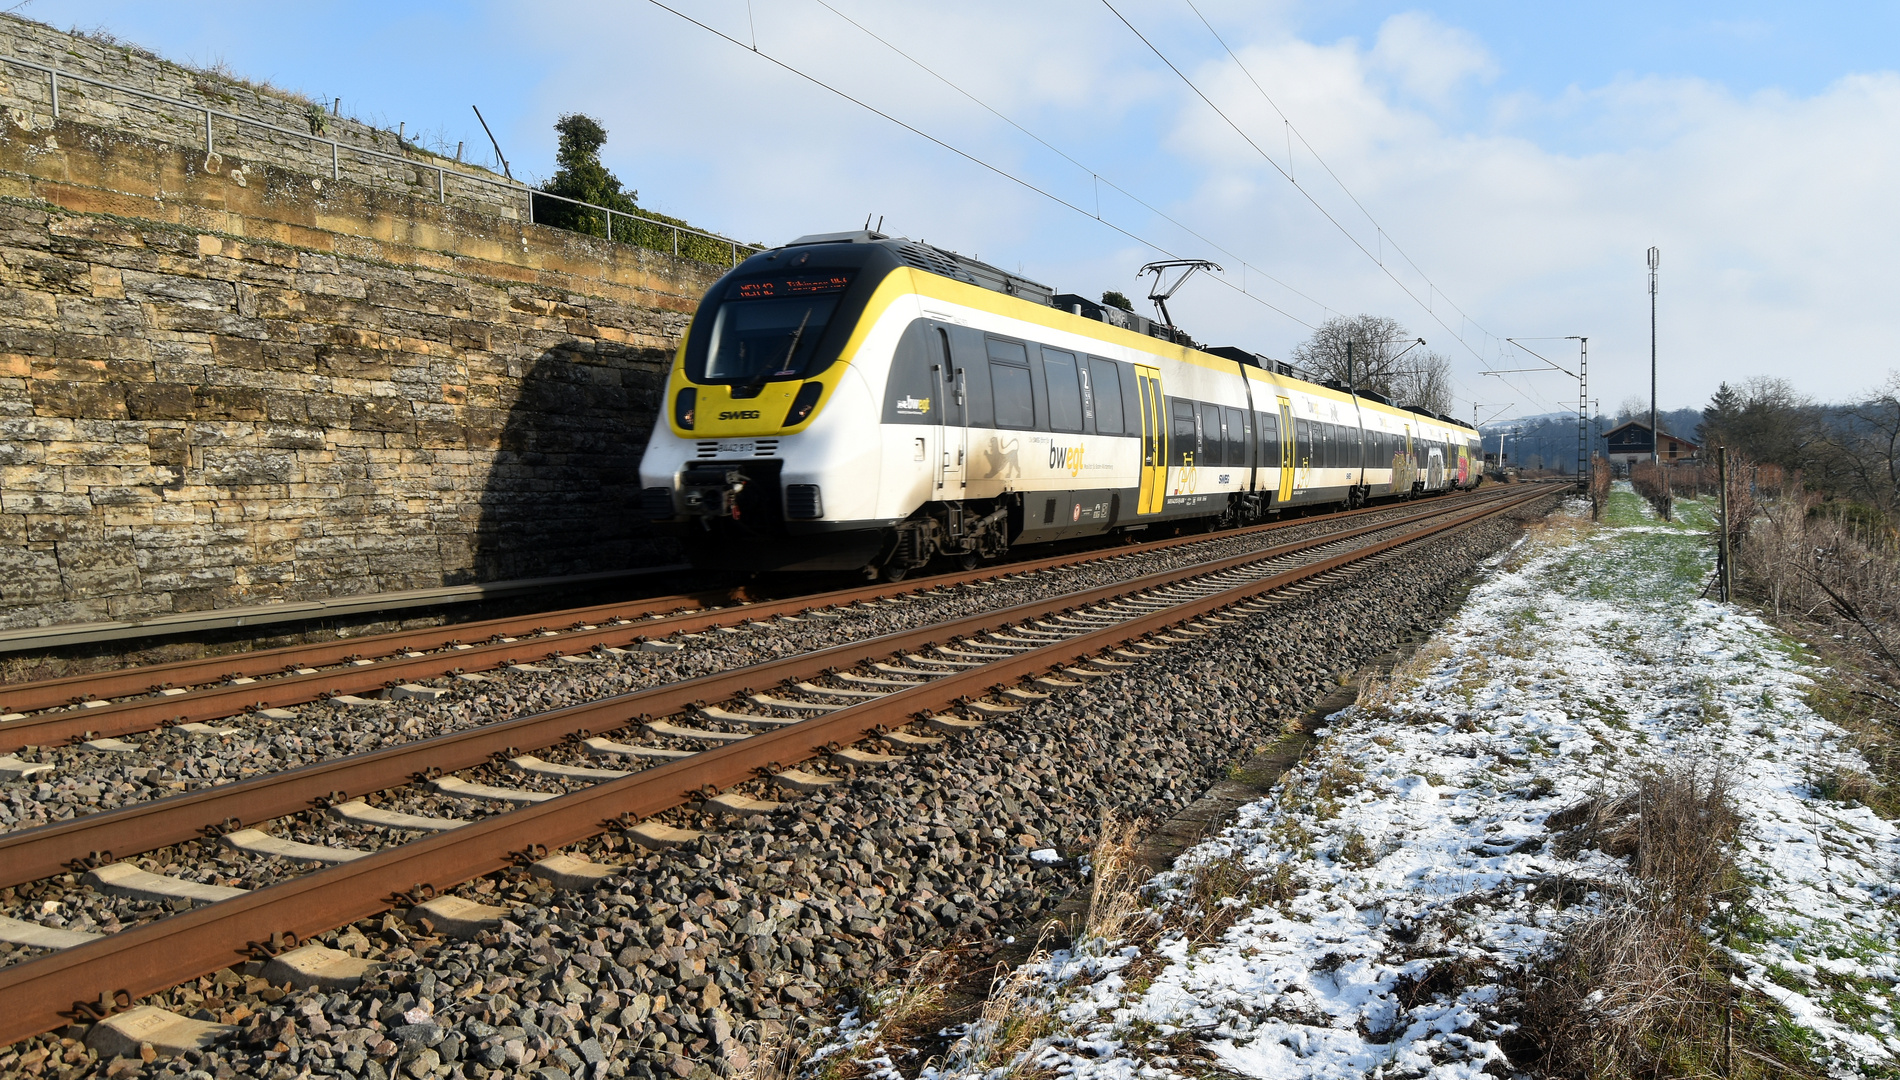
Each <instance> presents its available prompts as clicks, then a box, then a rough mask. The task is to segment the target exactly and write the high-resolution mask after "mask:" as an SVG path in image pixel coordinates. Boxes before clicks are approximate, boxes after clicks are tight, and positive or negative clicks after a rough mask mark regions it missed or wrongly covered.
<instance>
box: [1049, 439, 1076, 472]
mask: <svg viewBox="0 0 1900 1080" xmlns="http://www.w3.org/2000/svg"><path fill="white" fill-rule="evenodd" d="M1049 467H1050V468H1051V469H1058V470H1060V469H1067V470H1069V475H1070V476H1078V475H1080V474H1081V472H1082V448H1081V447H1079V446H1056V445H1054V444H1053V443H1052V444H1050V446H1049Z"/></svg>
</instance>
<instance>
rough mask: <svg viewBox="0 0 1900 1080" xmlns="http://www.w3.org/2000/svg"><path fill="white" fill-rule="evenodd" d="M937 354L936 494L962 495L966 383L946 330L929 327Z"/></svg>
mask: <svg viewBox="0 0 1900 1080" xmlns="http://www.w3.org/2000/svg"><path fill="white" fill-rule="evenodd" d="M932 330H933V336H934V337H935V338H936V341H935V342H934V343H933V349H932V351H934V352H935V353H936V354H937V355H936V359H935V361H934V362H933V363H932V364H931V365H930V366H931V368H932V370H934V371H935V372H936V373H937V400H938V401H939V402H940V403H941V404H939V405H938V407H937V431H938V439H937V447H938V454H937V498H938V499H961V498H963V496H964V486H963V485H964V468H963V459H964V454H965V453H967V452H968V450H969V445H968V444H969V440H970V416H969V403H968V396H969V383H968V380H966V379H965V378H964V374H963V369H962V368H960V367H958V366H957V364H956V358H955V357H954V355H953V354H952V353H951V351H950V331H949V330H948V329H946V328H944V327H942V326H937V327H933V328H932Z"/></svg>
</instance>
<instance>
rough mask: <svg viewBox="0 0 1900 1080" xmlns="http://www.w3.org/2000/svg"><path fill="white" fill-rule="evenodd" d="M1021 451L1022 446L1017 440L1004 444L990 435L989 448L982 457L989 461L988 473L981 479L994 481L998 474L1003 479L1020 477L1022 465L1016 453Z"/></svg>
mask: <svg viewBox="0 0 1900 1080" xmlns="http://www.w3.org/2000/svg"><path fill="white" fill-rule="evenodd" d="M1021 449H1022V444H1021V442H1020V441H1019V440H1017V439H1011V440H1009V441H1008V442H1004V441H1002V440H1001V439H999V438H997V437H996V436H994V435H991V436H990V447H989V449H988V450H985V451H984V452H983V456H984V457H987V458H989V459H990V471H989V472H987V473H984V474H983V479H985V480H994V479H997V477H998V475H999V474H1000V475H1001V476H1002V477H1003V478H1008V477H1011V476H1021V475H1022V474H1023V465H1022V461H1021V459H1020V457H1019V456H1018V451H1020V450H1021Z"/></svg>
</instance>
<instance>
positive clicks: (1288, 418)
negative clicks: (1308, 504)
mask: <svg viewBox="0 0 1900 1080" xmlns="http://www.w3.org/2000/svg"><path fill="white" fill-rule="evenodd" d="M1292 497H1293V403H1292V402H1291V401H1288V400H1287V399H1286V398H1281V399H1280V501H1281V502H1286V501H1287V500H1288V499H1290V498H1292Z"/></svg>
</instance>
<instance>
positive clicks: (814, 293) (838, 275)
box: [690, 270, 851, 382]
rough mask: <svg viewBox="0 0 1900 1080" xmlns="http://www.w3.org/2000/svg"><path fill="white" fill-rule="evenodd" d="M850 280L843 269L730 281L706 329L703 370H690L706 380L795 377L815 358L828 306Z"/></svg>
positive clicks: (826, 322) (835, 301)
mask: <svg viewBox="0 0 1900 1080" xmlns="http://www.w3.org/2000/svg"><path fill="white" fill-rule="evenodd" d="M850 284H851V273H850V272H849V271H843V270H838V271H824V272H816V271H814V272H811V273H803V274H777V275H772V276H769V277H753V278H741V279H739V280H736V281H734V282H732V283H731V284H730V285H728V286H727V287H726V295H725V298H724V299H722V300H721V301H720V302H719V311H718V313H717V314H716V315H714V316H713V321H712V331H711V332H710V333H709V334H708V335H707V346H706V351H705V353H704V357H705V359H704V360H702V361H701V363H703V364H704V365H705V367H704V371H703V373H701V372H691V373H690V374H692V375H693V377H694V378H695V379H696V380H701V379H703V380H704V381H706V382H749V381H753V380H760V381H765V380H771V379H785V378H797V377H798V376H799V375H800V373H801V372H805V370H806V368H807V366H808V365H811V364H813V362H814V361H815V360H816V358H817V354H818V343H819V340H820V339H822V338H823V337H824V336H825V327H826V326H827V325H829V324H830V322H831V313H832V309H834V308H836V307H837V306H838V301H839V299H841V298H842V297H843V295H844V291H845V289H846V288H847V287H848V286H849V285H850ZM811 373H812V374H816V372H815V371H813V372H811Z"/></svg>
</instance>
